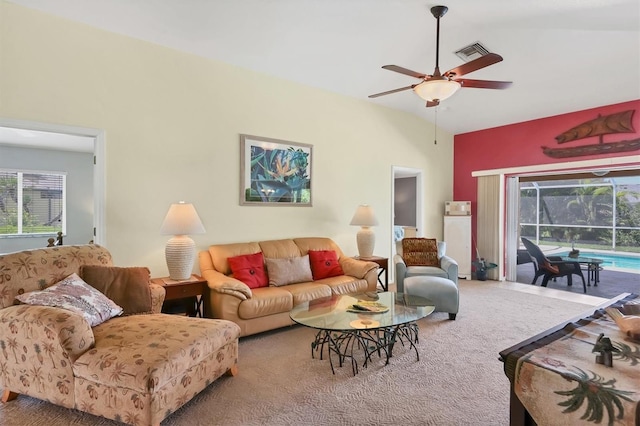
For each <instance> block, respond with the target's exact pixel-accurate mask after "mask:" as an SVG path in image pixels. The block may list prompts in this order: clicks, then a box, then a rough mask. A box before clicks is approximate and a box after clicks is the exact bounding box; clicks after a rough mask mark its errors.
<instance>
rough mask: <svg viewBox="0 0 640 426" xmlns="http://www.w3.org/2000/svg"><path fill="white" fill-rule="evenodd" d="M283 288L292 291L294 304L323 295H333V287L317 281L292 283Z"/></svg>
mask: <svg viewBox="0 0 640 426" xmlns="http://www.w3.org/2000/svg"><path fill="white" fill-rule="evenodd" d="M281 288H282V289H284V290H287V291H288V292H290V293H291V295H292V296H293V306H296V305H299V304H300V303H303V302H309V301H311V300H315V299H319V298H321V297H329V296H331V288H330V287H329V286H328V285H326V284H322V283H320V282H317V281H314V282H306V283H298V284H291V285H288V286H286V287H281Z"/></svg>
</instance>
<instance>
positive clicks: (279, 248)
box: [258, 239, 306, 259]
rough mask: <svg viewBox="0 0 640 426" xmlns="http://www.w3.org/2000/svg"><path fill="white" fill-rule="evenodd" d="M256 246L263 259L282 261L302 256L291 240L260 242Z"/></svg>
mask: <svg viewBox="0 0 640 426" xmlns="http://www.w3.org/2000/svg"><path fill="white" fill-rule="evenodd" d="M258 244H259V245H260V250H261V251H262V254H264V258H265V259H283V258H289V257H300V256H302V255H303V253H302V252H300V248H299V247H298V246H297V245H296V243H295V242H294V241H293V240H292V239H286V240H269V241H260V242H259V243H258ZM304 254H306V253H304Z"/></svg>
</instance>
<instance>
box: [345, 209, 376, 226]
mask: <svg viewBox="0 0 640 426" xmlns="http://www.w3.org/2000/svg"><path fill="white" fill-rule="evenodd" d="M377 224H378V219H376V215H375V214H374V213H373V209H372V208H371V206H369V205H367V204H362V205H360V206H358V208H357V209H356V212H355V213H354V215H353V218H352V219H351V225H355V226H376V225H377Z"/></svg>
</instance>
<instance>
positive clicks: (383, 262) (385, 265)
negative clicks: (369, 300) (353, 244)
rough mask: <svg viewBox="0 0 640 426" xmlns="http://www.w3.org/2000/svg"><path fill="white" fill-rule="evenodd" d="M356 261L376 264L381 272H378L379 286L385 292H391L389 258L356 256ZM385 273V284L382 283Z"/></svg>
mask: <svg viewBox="0 0 640 426" xmlns="http://www.w3.org/2000/svg"><path fill="white" fill-rule="evenodd" d="M353 258H354V259H358V260H366V261H367V262H375V263H377V264H378V266H379V268H380V270H379V271H378V284H380V286H381V287H382V289H383V290H384V291H389V258H388V257H380V256H371V257H360V256H354V257H353ZM383 273H384V283H383V282H382V274H383Z"/></svg>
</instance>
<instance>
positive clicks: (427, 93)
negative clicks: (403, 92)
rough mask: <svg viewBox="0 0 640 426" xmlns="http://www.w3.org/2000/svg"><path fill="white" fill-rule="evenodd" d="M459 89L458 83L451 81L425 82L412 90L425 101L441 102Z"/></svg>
mask: <svg viewBox="0 0 640 426" xmlns="http://www.w3.org/2000/svg"><path fill="white" fill-rule="evenodd" d="M459 88H460V83H458V82H457V81H453V80H447V79H442V80H427V81H423V82H422V83H420V84H418V85H417V86H416V87H414V88H413V91H414V92H416V95H418V96H420V97H421V98H422V99H424V100H425V101H435V100H438V101H443V100H445V99H447V98H449V97H450V96H452V95H453V94H454V93H456V92H457V91H458V89H459Z"/></svg>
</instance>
